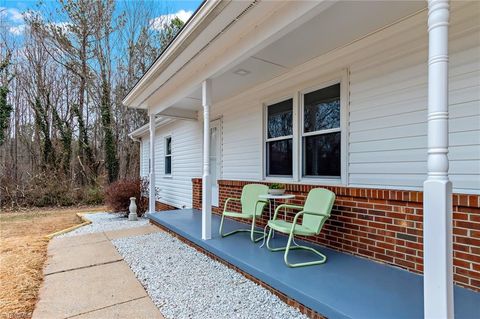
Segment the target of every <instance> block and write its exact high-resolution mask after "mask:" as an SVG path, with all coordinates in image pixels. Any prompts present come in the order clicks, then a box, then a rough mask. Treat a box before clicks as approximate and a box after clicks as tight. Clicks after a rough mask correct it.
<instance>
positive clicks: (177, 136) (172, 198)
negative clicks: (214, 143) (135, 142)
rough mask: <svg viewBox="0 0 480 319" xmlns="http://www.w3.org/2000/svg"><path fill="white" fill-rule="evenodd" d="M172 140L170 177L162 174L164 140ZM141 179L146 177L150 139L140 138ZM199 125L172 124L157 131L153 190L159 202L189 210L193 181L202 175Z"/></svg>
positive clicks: (200, 127) (163, 170) (199, 123)
mask: <svg viewBox="0 0 480 319" xmlns="http://www.w3.org/2000/svg"><path fill="white" fill-rule="evenodd" d="M167 136H169V137H170V136H171V138H172V174H170V175H165V174H164V172H165V169H164V166H165V165H164V163H165V138H166V137H167ZM141 143H142V145H141V152H140V176H141V177H145V178H148V173H149V165H148V161H149V156H150V153H149V149H150V144H149V143H150V140H149V138H148V132H147V133H146V134H145V135H144V136H143V138H142V142H141ZM201 168H202V124H201V122H194V121H175V122H173V123H170V124H167V125H164V126H161V127H159V128H157V130H156V139H155V187H156V188H157V189H158V190H159V193H158V195H159V200H160V202H162V203H165V204H169V205H172V206H174V207H177V208H184V207H186V208H190V207H192V178H195V177H201V175H202V170H201Z"/></svg>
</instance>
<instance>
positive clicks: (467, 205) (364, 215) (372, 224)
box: [192, 178, 480, 291]
mask: <svg viewBox="0 0 480 319" xmlns="http://www.w3.org/2000/svg"><path fill="white" fill-rule="evenodd" d="M192 183H193V203H192V205H193V207H194V208H197V209H201V206H202V205H201V204H202V195H201V189H202V181H201V179H198V178H195V179H193V180H192ZM247 183H251V182H246V181H228V180H222V181H219V187H220V190H219V193H220V198H219V203H220V205H219V207H214V208H213V211H214V212H215V213H217V214H220V213H221V211H222V210H223V205H224V203H225V200H226V198H228V197H236V198H239V197H240V195H241V192H242V187H243V186H244V185H245V184H247ZM314 187H318V186H312V185H299V184H288V185H287V193H290V194H295V195H296V198H295V199H294V200H291V201H290V203H293V204H298V205H303V202H304V201H305V198H306V196H307V194H308V191H309V190H310V189H312V188H314ZM325 188H327V189H330V190H331V191H333V192H334V193H335V194H336V196H337V197H336V201H335V204H334V206H333V210H332V216H331V217H330V219H329V220H328V221H327V222H326V223H325V226H324V228H323V230H322V232H321V233H320V234H319V235H318V236H315V237H309V238H306V239H307V240H309V241H312V242H315V243H318V244H321V245H324V246H328V247H331V248H334V249H337V250H340V251H344V252H348V253H352V254H354V255H359V256H362V257H366V258H369V259H372V260H376V261H380V262H384V263H387V264H391V265H395V266H398V267H401V268H404V269H407V270H410V271H413V272H417V273H422V272H423V230H422V228H423V204H422V203H423V193H422V192H417V191H396V190H383V189H365V188H350V187H325ZM239 209H240V207H239V204H238V203H234V204H232V205H231V206H230V204H229V210H232V211H239ZM267 209H268V207H267ZM453 211H454V213H453V220H454V222H453V226H454V229H453V234H454V237H453V249H454V261H453V262H454V280H455V282H456V283H457V284H459V285H461V286H464V287H467V288H470V289H473V290H476V291H480V196H478V195H464V194H454V195H453ZM282 217H283V214H282ZM292 217H293V214H288V219H290V220H291V219H292ZM268 218H269V214H268V211H266V212H265V213H264V214H263V215H262V218H261V219H260V221H259V226H262V225H265V223H266V222H267V221H268Z"/></svg>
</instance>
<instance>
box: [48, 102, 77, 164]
mask: <svg viewBox="0 0 480 319" xmlns="http://www.w3.org/2000/svg"><path fill="white" fill-rule="evenodd" d="M52 116H53V123H54V124H55V127H56V128H57V129H58V130H59V132H60V140H61V141H62V148H63V152H62V168H63V171H64V173H67V172H68V170H69V169H70V160H71V157H72V129H71V127H70V126H69V124H70V123H66V122H64V121H62V120H61V119H60V116H59V115H58V112H57V109H56V108H52Z"/></svg>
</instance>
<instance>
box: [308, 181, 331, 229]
mask: <svg viewBox="0 0 480 319" xmlns="http://www.w3.org/2000/svg"><path fill="white" fill-rule="evenodd" d="M334 201H335V193H333V192H331V191H329V190H328V189H325V188H314V189H312V190H311V191H310V192H309V193H308V196H307V200H306V201H305V206H303V210H304V211H305V212H312V213H317V214H322V216H318V215H307V214H305V215H303V219H302V225H303V226H305V227H308V228H309V229H311V230H314V231H315V232H316V233H317V235H318V234H319V233H320V231H321V230H322V227H323V224H324V223H325V221H326V220H327V219H328V217H330V212H331V210H332V207H333V202H334Z"/></svg>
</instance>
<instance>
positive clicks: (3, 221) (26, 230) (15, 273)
mask: <svg viewBox="0 0 480 319" xmlns="http://www.w3.org/2000/svg"><path fill="white" fill-rule="evenodd" d="M92 211H105V207H102V206H95V207H81V208H78V207H75V208H54V209H32V210H28V211H23V212H2V213H0V318H2V319H4V318H5V319H6V318H8V319H22V318H30V317H31V315H32V312H33V309H34V307H35V302H36V300H37V295H38V290H39V288H40V285H41V283H42V280H43V274H42V269H43V265H44V263H45V259H46V256H47V254H46V253H47V245H48V239H47V238H46V237H45V236H46V235H48V234H51V233H54V232H56V231H60V230H62V229H65V228H67V227H71V226H74V225H77V224H79V223H81V222H82V221H81V219H80V218H78V216H77V215H76V213H81V212H92Z"/></svg>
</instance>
